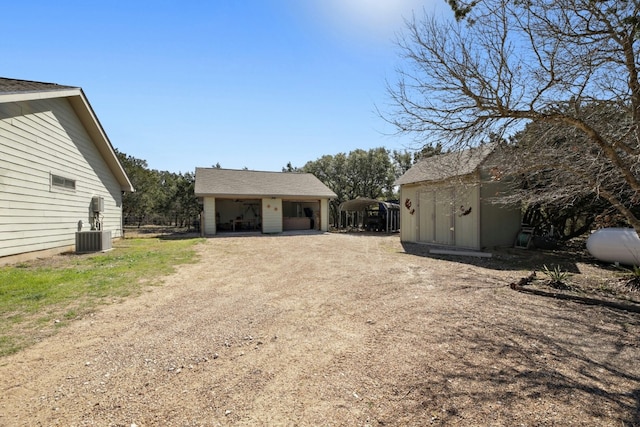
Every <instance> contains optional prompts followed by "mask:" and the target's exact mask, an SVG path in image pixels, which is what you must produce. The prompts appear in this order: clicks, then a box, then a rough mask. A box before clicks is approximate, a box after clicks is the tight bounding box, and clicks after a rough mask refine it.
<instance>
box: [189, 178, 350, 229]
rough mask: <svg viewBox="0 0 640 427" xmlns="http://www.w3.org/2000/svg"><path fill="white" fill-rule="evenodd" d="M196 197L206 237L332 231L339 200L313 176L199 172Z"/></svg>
mask: <svg viewBox="0 0 640 427" xmlns="http://www.w3.org/2000/svg"><path fill="white" fill-rule="evenodd" d="M195 195H196V197H198V198H199V199H200V201H201V202H202V205H203V216H202V222H203V224H202V230H203V233H204V234H205V235H214V234H217V233H219V232H222V231H232V232H233V231H240V230H254V231H261V232H262V233H281V232H282V231H288V230H320V231H328V229H329V200H331V199H334V198H336V197H337V196H336V194H335V193H334V192H333V191H331V190H330V189H329V188H328V187H327V186H326V185H324V184H323V183H322V182H321V181H320V180H319V179H318V178H316V177H315V176H314V175H312V174H309V173H283V172H262V171H249V170H233V169H218V168H196V182H195Z"/></svg>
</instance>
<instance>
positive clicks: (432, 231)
mask: <svg viewBox="0 0 640 427" xmlns="http://www.w3.org/2000/svg"><path fill="white" fill-rule="evenodd" d="M418 197H419V199H418V217H419V218H418V219H419V221H420V222H419V224H418V241H420V242H433V241H435V239H436V227H435V219H436V210H435V197H436V194H435V192H433V191H424V192H421V193H420V194H419V196H418Z"/></svg>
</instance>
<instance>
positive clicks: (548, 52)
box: [385, 0, 640, 232]
mask: <svg viewBox="0 0 640 427" xmlns="http://www.w3.org/2000/svg"><path fill="white" fill-rule="evenodd" d="M448 2H449V4H450V5H452V7H453V9H454V11H456V17H457V18H458V20H457V21H444V20H440V21H438V20H436V19H435V18H431V17H424V18H422V19H416V18H414V19H413V20H411V21H408V22H407V31H406V32H405V33H404V35H403V36H401V38H400V39H399V42H398V45H399V48H400V52H401V55H402V57H403V58H404V59H405V61H406V62H405V64H406V66H405V67H404V68H403V69H400V70H398V81H397V83H395V84H390V85H389V94H390V97H391V100H392V105H393V106H392V108H391V110H390V111H389V112H387V113H386V116H385V118H386V119H387V120H388V121H390V122H391V123H393V124H394V125H395V126H396V128H397V129H398V131H399V132H402V133H410V134H415V135H416V136H418V137H419V138H423V142H426V143H433V142H434V141H435V142H440V143H442V144H443V146H444V147H445V148H446V149H448V150H454V151H455V150H460V149H462V148H465V147H468V146H474V145H477V144H478V143H480V142H481V141H486V140H488V139H489V138H490V136H492V137H493V138H494V139H495V137H496V135H497V136H498V139H502V138H506V137H507V136H510V135H514V134H515V133H517V132H519V131H522V130H523V129H524V126H525V125H526V124H527V123H536V126H538V131H539V132H540V135H539V137H540V138H539V141H536V138H535V137H534V138H529V139H528V143H527V144H520V145H519V148H520V149H519V150H512V151H511V155H512V156H515V158H512V159H511V161H509V162H504V163H503V164H502V165H501V166H502V167H503V168H504V169H505V171H507V169H509V168H508V167H507V166H509V165H510V167H511V171H513V170H514V166H517V165H520V166H521V172H524V173H535V172H536V171H541V170H544V171H547V173H549V172H551V171H558V174H556V177H564V178H562V179H556V180H549V185H555V186H556V187H557V188H556V190H557V193H558V194H561V193H562V192H565V193H567V192H571V191H577V192H579V193H580V192H581V193H582V194H585V193H587V192H588V193H590V194H593V195H595V196H597V197H600V198H603V199H605V200H607V201H608V202H609V203H610V204H611V205H612V206H613V207H615V209H617V210H618V211H619V212H620V213H622V214H623V215H624V217H625V218H626V220H627V221H628V222H629V224H631V225H632V226H633V227H634V228H635V229H636V230H637V231H639V232H640V219H639V218H638V216H637V215H636V214H635V213H634V208H635V207H636V206H637V205H638V202H639V200H640V198H639V196H640V179H639V177H640V175H639V173H638V172H639V171H638V167H639V160H640V127H639V126H640V80H639V77H638V71H639V69H640V53H639V44H640V18H639V17H638V15H639V14H640V1H639V0H469V1H467V0H462V1H457V0H448ZM612 118H613V119H612ZM559 135H564V138H565V139H564V140H565V142H564V143H563V144H557V141H558V138H556V137H557V136H559ZM553 140H555V141H556V143H555V144H554V143H551V141H553ZM538 142H539V143H538ZM541 144H543V145H541ZM542 149H544V150H545V153H546V154H545V156H543V157H540V155H539V154H540V153H541V152H542ZM536 159H537V160H536ZM587 166H588V167H587ZM498 169H499V168H498ZM501 174H502V171H500V170H496V176H500V175H501ZM569 178H570V179H569Z"/></svg>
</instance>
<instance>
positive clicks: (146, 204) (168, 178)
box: [116, 150, 200, 227]
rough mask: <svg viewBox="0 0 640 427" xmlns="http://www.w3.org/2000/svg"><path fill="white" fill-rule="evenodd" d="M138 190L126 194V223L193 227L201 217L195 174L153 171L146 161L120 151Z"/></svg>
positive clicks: (124, 166) (119, 157)
mask: <svg viewBox="0 0 640 427" xmlns="http://www.w3.org/2000/svg"><path fill="white" fill-rule="evenodd" d="M116 154H117V156H118V159H119V160H120V163H121V164H122V166H123V168H124V170H125V172H126V173H127V175H128V176H129V179H130V180H131V183H132V184H133V187H134V188H135V190H136V191H135V192H133V193H125V194H124V195H123V199H122V211H123V217H124V222H125V224H136V225H137V226H138V227H140V226H142V225H143V224H159V225H171V224H175V226H176V227H184V226H186V227H191V226H192V225H193V223H194V221H195V220H196V219H197V218H198V217H199V214H200V205H199V203H198V200H197V198H196V197H195V192H194V185H195V175H194V174H193V173H190V172H188V173H185V174H182V173H177V174H176V173H173V172H168V171H158V170H155V169H153V170H150V169H148V168H147V162H146V161H145V160H141V159H136V158H135V157H133V156H128V155H126V154H124V153H122V152H119V151H117V150H116Z"/></svg>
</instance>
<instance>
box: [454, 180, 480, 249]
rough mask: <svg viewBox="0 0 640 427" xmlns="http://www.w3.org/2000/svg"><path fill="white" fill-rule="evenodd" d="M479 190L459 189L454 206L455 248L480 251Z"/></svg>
mask: <svg viewBox="0 0 640 427" xmlns="http://www.w3.org/2000/svg"><path fill="white" fill-rule="evenodd" d="M479 200H480V198H479V188H478V187H477V186H473V187H471V186H470V187H466V188H465V187H460V188H459V189H458V194H457V197H456V204H455V207H456V209H455V216H454V221H455V239H456V246H460V247H466V248H473V249H480V230H479V223H480V222H479V218H480V212H479V210H480V207H479V205H480V202H479Z"/></svg>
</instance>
